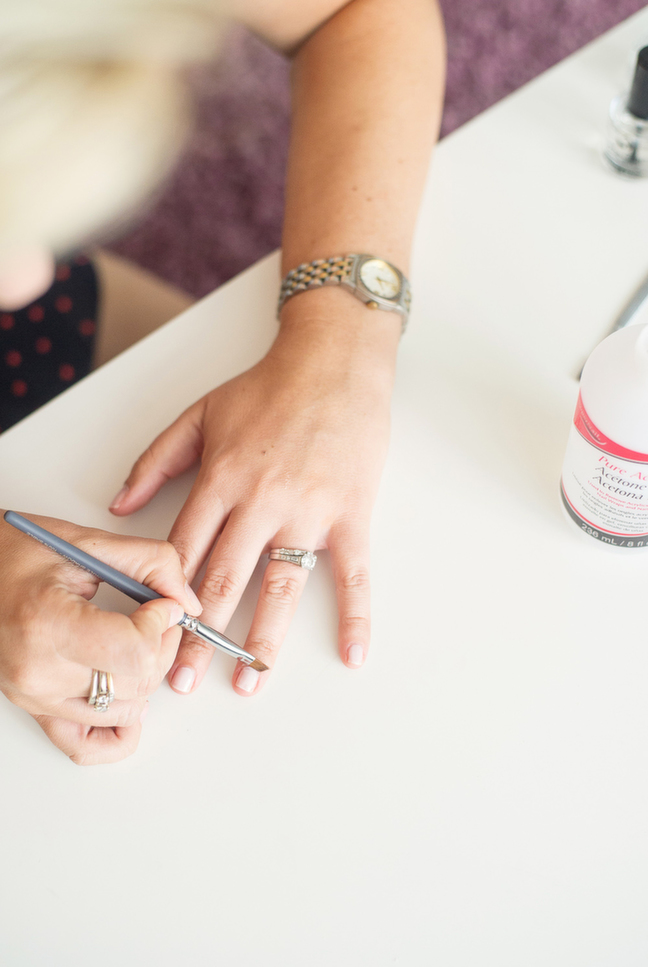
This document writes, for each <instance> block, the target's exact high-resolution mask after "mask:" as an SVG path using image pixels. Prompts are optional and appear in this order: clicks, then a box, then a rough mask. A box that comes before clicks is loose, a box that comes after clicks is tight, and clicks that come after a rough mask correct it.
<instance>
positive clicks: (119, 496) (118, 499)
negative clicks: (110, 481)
mask: <svg viewBox="0 0 648 967" xmlns="http://www.w3.org/2000/svg"><path fill="white" fill-rule="evenodd" d="M127 493H128V485H127V484H124V486H123V487H122V489H121V490H120V491H119V493H118V494H117V496H116V497H115V499H114V500H113V502H112V504H111V505H110V507H109V508H108V509H109V510H117V509H118V507H119V505H120V504H121V502H122V500H123V499H124V497H125V496H126V494H127Z"/></svg>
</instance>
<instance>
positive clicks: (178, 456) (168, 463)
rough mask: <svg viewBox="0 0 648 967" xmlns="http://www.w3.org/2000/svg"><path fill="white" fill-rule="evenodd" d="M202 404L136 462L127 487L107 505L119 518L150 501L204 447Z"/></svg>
mask: <svg viewBox="0 0 648 967" xmlns="http://www.w3.org/2000/svg"><path fill="white" fill-rule="evenodd" d="M201 417H202V402H201V401H200V400H199V401H198V403H194V405H193V406H190V407H189V409H188V410H185V412H184V413H182V414H181V416H179V417H178V419H177V420H176V421H175V423H172V424H171V426H169V427H167V429H166V430H164V431H163V432H162V433H160V435H159V436H158V437H156V438H155V440H154V441H153V443H152V444H151V445H150V447H148V449H147V450H145V451H144V453H143V454H142V455H141V457H140V458H139V459H138V460H137V461H136V463H135V464H134V466H133V469H132V470H131V472H130V474H129V475H128V479H127V480H126V483H125V484H124V486H123V487H122V489H121V490H120V491H119V493H118V494H117V496H116V497H115V498H114V500H113V502H112V503H111V505H110V508H109V509H110V511H111V513H113V514H116V515H118V516H119V517H122V516H125V515H126V514H132V513H133V511H135V510H139V509H140V507H144V505H145V504H147V503H148V502H149V500H151V498H152V497H154V496H155V494H156V493H157V492H158V490H160V489H161V488H162V487H163V486H164V484H165V483H166V482H167V480H171V479H172V478H173V477H177V476H179V474H181V473H184V471H185V470H188V469H189V467H191V466H192V465H193V464H194V463H195V462H196V460H197V459H198V458H199V457H200V454H201V453H202V447H203V437H202V429H201Z"/></svg>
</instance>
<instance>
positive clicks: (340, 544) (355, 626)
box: [328, 519, 371, 668]
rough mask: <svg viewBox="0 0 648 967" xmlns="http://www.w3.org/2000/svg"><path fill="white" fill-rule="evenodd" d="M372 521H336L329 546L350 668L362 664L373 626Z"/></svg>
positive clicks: (341, 633)
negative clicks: (370, 540)
mask: <svg viewBox="0 0 648 967" xmlns="http://www.w3.org/2000/svg"><path fill="white" fill-rule="evenodd" d="M368 535H369V522H368V521H365V520H363V519H358V520H356V521H344V522H343V523H340V524H337V525H334V526H333V527H332V528H331V531H330V535H329V542H328V544H329V550H330V552H331V563H332V566H333V578H334V580H335V590H336V595H337V603H338V615H339V624H338V646H339V649H340V657H341V659H342V661H343V662H344V664H345V665H346V666H347V668H359V667H360V666H361V665H362V664H363V663H364V661H365V659H366V657H367V652H368V650H369V636H370V630H371V612H370V595H369V536H368Z"/></svg>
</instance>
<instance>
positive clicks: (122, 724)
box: [93, 702, 142, 728]
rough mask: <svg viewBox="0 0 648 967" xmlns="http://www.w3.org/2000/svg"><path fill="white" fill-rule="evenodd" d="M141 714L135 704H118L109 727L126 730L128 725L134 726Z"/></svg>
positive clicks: (138, 706)
mask: <svg viewBox="0 0 648 967" xmlns="http://www.w3.org/2000/svg"><path fill="white" fill-rule="evenodd" d="M141 712H142V710H141V708H140V705H138V704H137V702H123V703H120V706H119V708H117V709H116V711H115V712H114V714H113V716H112V719H111V723H110V727H111V728H128V727H129V726H130V725H135V724H136V723H137V722H138V721H139V717H140V715H141ZM93 725H94V722H93Z"/></svg>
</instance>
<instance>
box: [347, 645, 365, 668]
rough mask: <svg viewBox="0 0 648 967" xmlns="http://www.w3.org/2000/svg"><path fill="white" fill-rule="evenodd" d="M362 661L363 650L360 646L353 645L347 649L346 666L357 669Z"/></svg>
mask: <svg viewBox="0 0 648 967" xmlns="http://www.w3.org/2000/svg"><path fill="white" fill-rule="evenodd" d="M363 661H364V648H363V647H362V645H358V644H353V645H349V647H348V648H347V665H355V667H356V668H357V667H358V666H359V665H361V664H362V663H363Z"/></svg>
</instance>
